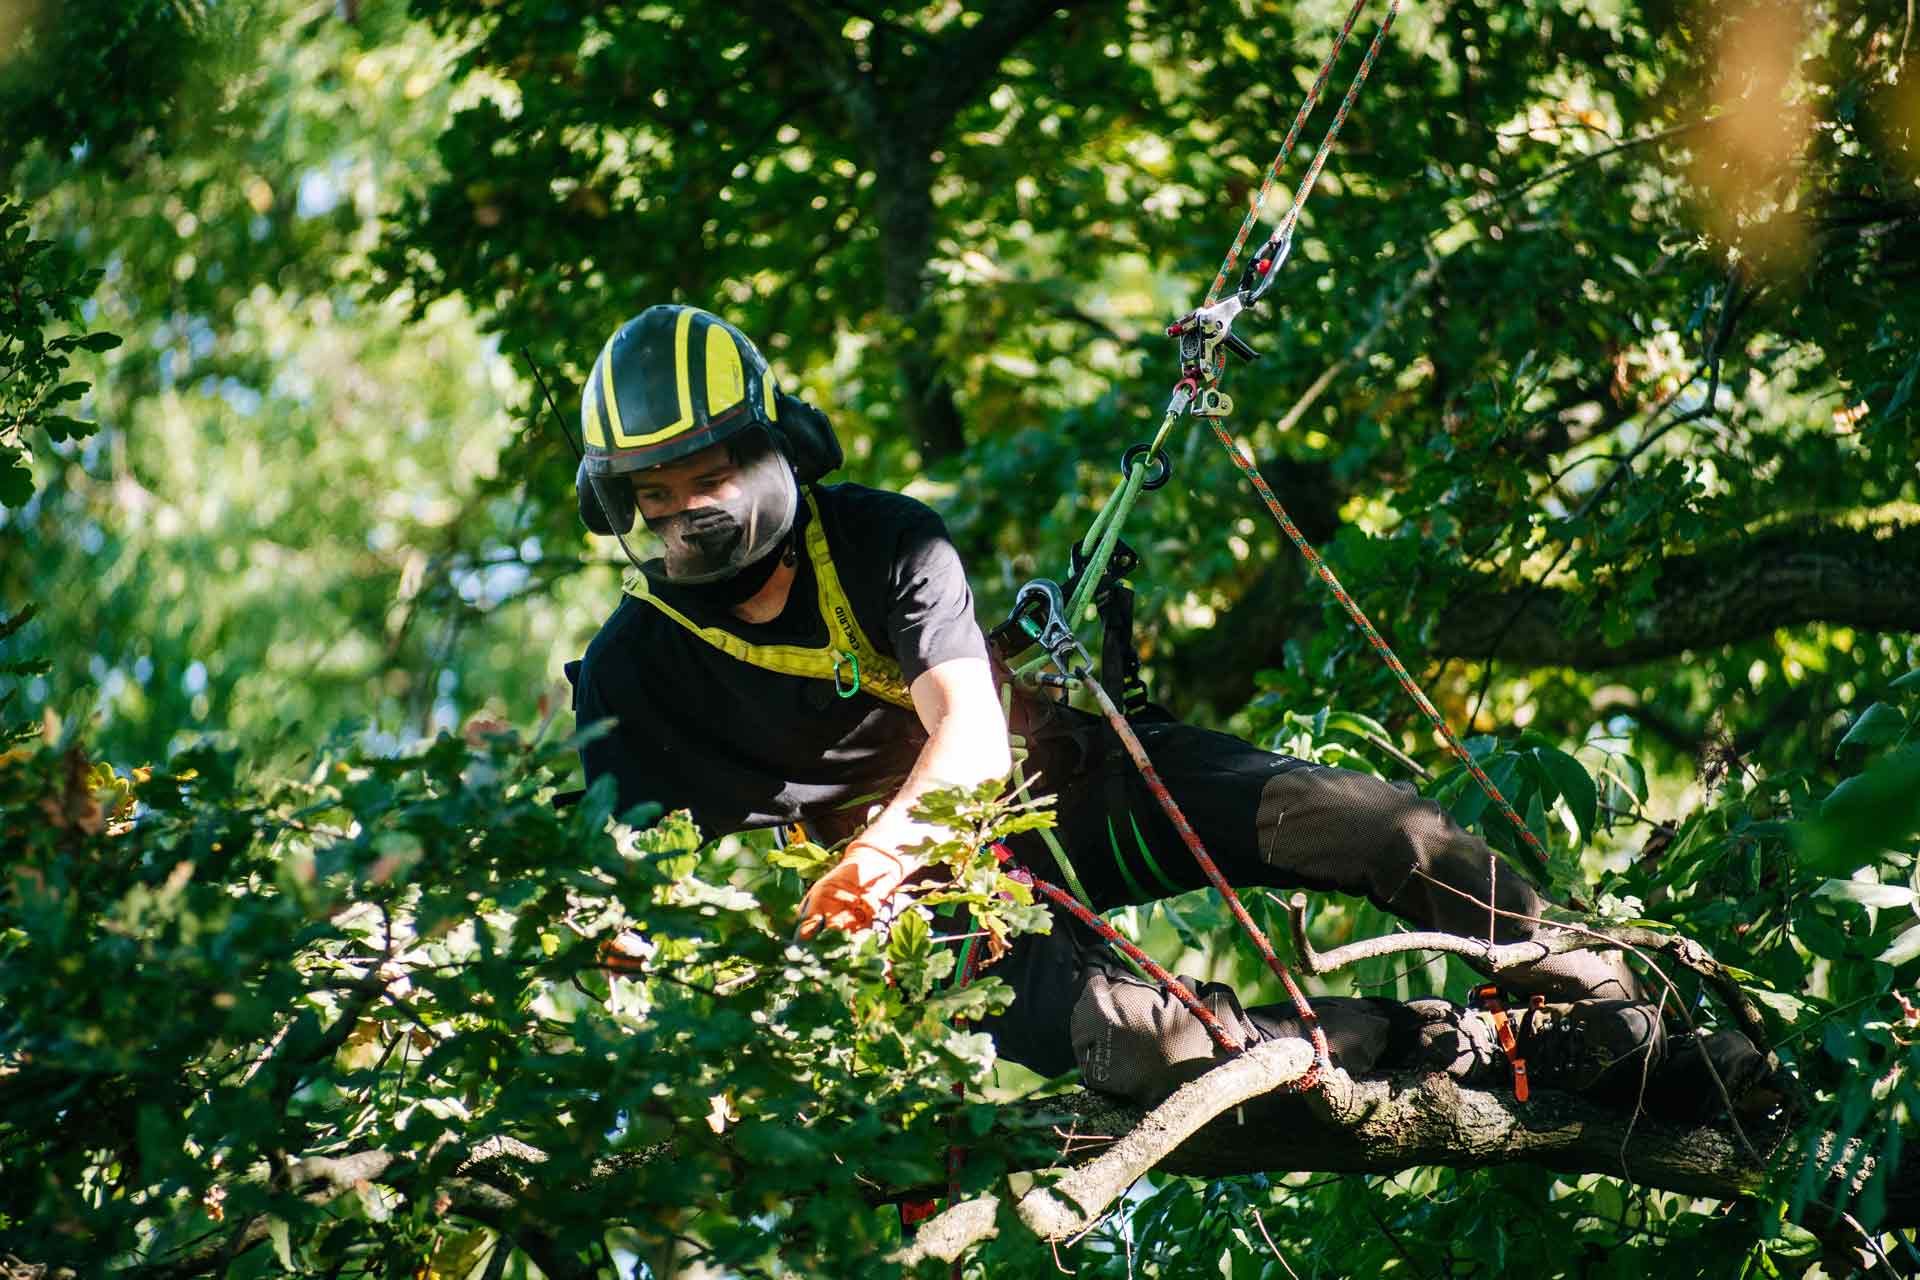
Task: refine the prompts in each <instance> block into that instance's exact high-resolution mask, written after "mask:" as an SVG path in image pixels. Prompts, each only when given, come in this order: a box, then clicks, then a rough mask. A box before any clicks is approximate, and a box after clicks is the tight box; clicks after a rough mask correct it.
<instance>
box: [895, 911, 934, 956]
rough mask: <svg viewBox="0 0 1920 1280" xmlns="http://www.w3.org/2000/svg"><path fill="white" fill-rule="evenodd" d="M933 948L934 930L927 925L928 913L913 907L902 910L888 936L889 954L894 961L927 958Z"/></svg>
mask: <svg viewBox="0 0 1920 1280" xmlns="http://www.w3.org/2000/svg"><path fill="white" fill-rule="evenodd" d="M932 950H933V931H932V930H931V929H930V928H929V927H928V925H927V917H926V915H925V914H924V913H923V912H919V911H915V910H912V909H908V910H906V911H903V912H901V914H900V915H899V917H898V918H897V919H895V920H894V922H893V930H892V932H891V933H890V934H889V935H888V937H887V954H888V955H889V956H891V957H893V961H894V963H895V964H912V963H915V962H916V961H920V960H925V959H926V958H927V955H928V953H929V952H931V951H932Z"/></svg>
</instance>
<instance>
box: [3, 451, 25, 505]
mask: <svg viewBox="0 0 1920 1280" xmlns="http://www.w3.org/2000/svg"><path fill="white" fill-rule="evenodd" d="M9 454H11V455H12V456H8V455H9ZM32 496H33V472H32V471H30V470H28V469H27V464H26V459H25V457H24V456H23V455H22V454H21V453H20V451H19V450H17V449H8V448H6V447H5V446H0V507H24V506H26V505H27V499H29V498H31V497H32Z"/></svg>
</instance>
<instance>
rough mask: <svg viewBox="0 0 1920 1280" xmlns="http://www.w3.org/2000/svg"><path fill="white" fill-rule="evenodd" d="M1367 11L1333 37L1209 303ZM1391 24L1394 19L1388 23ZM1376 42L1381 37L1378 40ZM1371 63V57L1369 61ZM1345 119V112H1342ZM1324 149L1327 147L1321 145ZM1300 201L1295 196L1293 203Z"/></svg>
mask: <svg viewBox="0 0 1920 1280" xmlns="http://www.w3.org/2000/svg"><path fill="white" fill-rule="evenodd" d="M1366 7H1367V0H1353V8H1351V9H1349V10H1347V21H1346V24H1345V25H1344V26H1342V27H1341V28H1340V34H1339V35H1338V36H1335V37H1334V41H1333V48H1331V49H1329V50H1327V57H1326V60H1325V61H1324V62H1322V63H1321V64H1320V74H1319V75H1317V76H1315V77H1314V78H1313V87H1312V88H1311V89H1308V90H1307V96H1306V100H1305V101H1303V102H1302V103H1301V104H1300V110H1299V111H1298V112H1296V113H1295V114H1294V117H1293V124H1292V126H1291V127H1289V128H1288V130H1287V136H1286V140H1285V141H1283V142H1282V143H1281V144H1280V152H1279V154H1278V155H1276V156H1274V158H1273V163H1272V164H1270V165H1268V166H1267V176H1266V177H1264V178H1262V179H1261V180H1260V190H1259V191H1258V192H1257V193H1256V194H1255V195H1254V197H1253V199H1252V200H1251V201H1250V202H1248V204H1247V216H1246V217H1245V218H1242V219H1241V220H1240V230H1239V231H1238V232H1237V233H1236V234H1235V235H1234V237H1233V247H1232V248H1230V249H1228V250H1227V260H1226V261H1225V262H1223V263H1221V264H1220V274H1219V275H1217V276H1215V277H1214V278H1213V284H1212V285H1210V286H1209V287H1208V289H1207V302H1208V303H1212V302H1213V300H1214V299H1215V298H1217V297H1219V296H1220V287H1221V286H1222V285H1224V284H1226V282H1227V276H1228V274H1229V273H1231V272H1232V271H1233V264H1234V263H1235V262H1236V261H1238V260H1239V258H1240V250H1241V249H1242V248H1244V247H1245V245H1246V243H1247V233H1248V232H1249V231H1251V230H1253V224H1254V222H1255V221H1256V220H1257V219H1258V218H1259V217H1260V210H1261V208H1262V206H1264V205H1265V204H1266V203H1267V193H1268V192H1269V191H1271V190H1273V184H1274V182H1275V181H1276V180H1277V179H1278V178H1279V177H1280V167H1281V166H1282V165H1284V164H1285V163H1286V162H1287V157H1288V156H1289V155H1291V154H1293V144H1294V143H1296V142H1298V141H1299V140H1300V130H1301V127H1302V126H1304V125H1305V124H1306V123H1307V117H1308V116H1310V115H1312V114H1313V109H1314V107H1316V106H1317V105H1319V102H1320V91H1321V90H1323V89H1325V88H1326V87H1327V77H1328V76H1330V75H1332V74H1333V64H1334V63H1335V62H1336V61H1338V60H1339V57H1340V50H1341V49H1342V48H1344V47H1345V46H1346V43H1347V37H1348V36H1350V35H1352V34H1353V24H1354V23H1355V22H1356V21H1358V20H1359V17H1360V11H1361V10H1362V9H1364V8H1366ZM1389 21H1391V19H1389ZM1375 39H1376V41H1377V40H1378V37H1375ZM1369 61H1371V57H1369ZM1347 98H1348V105H1351V103H1352V98H1353V91H1352V90H1348V91H1347ZM1341 114H1342V118H1344V116H1345V109H1344V108H1343V109H1342V113H1341ZM1322 145H1323V146H1324V145H1325V144H1322ZM1299 201H1300V197H1299V196H1298V195H1295V197H1294V203H1295V204H1298V203H1299Z"/></svg>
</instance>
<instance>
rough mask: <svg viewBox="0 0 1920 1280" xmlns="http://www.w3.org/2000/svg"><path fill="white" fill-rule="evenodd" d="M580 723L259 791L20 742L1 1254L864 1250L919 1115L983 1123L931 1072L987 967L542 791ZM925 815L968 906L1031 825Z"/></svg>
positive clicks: (908, 928) (731, 856)
mask: <svg viewBox="0 0 1920 1280" xmlns="http://www.w3.org/2000/svg"><path fill="white" fill-rule="evenodd" d="M575 746H576V744H575V743H574V742H572V741H565V740H549V741H545V742H522V741H520V740H519V739H517V738H516V737H514V736H513V735H510V734H506V735H497V736H495V737H493V738H491V739H490V740H489V742H488V744H487V745H486V747H485V748H484V749H478V750H476V749H471V748H469V747H468V746H467V745H466V744H465V743H463V742H461V741H460V740H458V739H455V738H450V737H443V738H441V739H440V740H439V741H437V742H436V743H434V744H433V745H431V746H430V747H428V748H427V749H426V750H424V751H423V752H421V753H420V754H418V755H414V756H409V757H404V758H382V757H370V756H366V755H363V754H357V753H352V752H348V753H345V754H334V753H332V752H328V753H323V754H322V755H320V756H318V757H316V758H315V760H314V761H313V762H312V765H311V767H310V769H309V771H308V772H307V774H306V776H305V777H303V778H301V779H298V780H292V781H282V782H275V783H271V784H268V785H261V784H260V783H258V782H256V781H253V780H250V779H249V778H248V777H247V776H246V771H245V767H244V765H243V763H242V762H241V761H240V760H238V759H237V758H236V757H235V755H234V754H232V753H230V752H224V751H218V750H212V749H208V750H200V751H193V752H188V753H184V754H182V755H181V756H179V757H177V758H176V759H175V760H174V762H173V763H172V765H171V766H170V768H169V770H168V771H163V772H155V773H152V774H148V773H146V771H141V773H140V774H139V775H138V776H136V777H133V778H128V777H125V776H122V775H118V774H115V773H113V771H112V770H110V769H104V770H103V768H102V767H96V766H90V765H89V763H88V761H87V759H86V757H85V756H84V754H83V752H82V748H81V746H80V745H79V744H78V743H75V742H72V741H56V742H50V743H47V744H44V745H42V744H35V745H34V746H33V747H22V748H17V749H15V751H13V752H12V753H11V754H10V755H9V757H7V759H6V760H5V762H4V764H0V789H3V790H0V813H4V814H5V815H6V818H5V821H6V828H7V829H6V836H5V838H6V841H7V845H8V847H9V849H11V850H13V851H14V853H13V855H12V856H11V857H10V859H9V865H8V870H7V880H6V883H5V887H4V890H3V891H0V960H3V961H4V963H0V975H4V976H0V1005H3V1006H4V1008H5V1010H6V1012H5V1014H4V1015H0V1097H3V1098H4V1100H5V1108H4V1113H5V1119H4V1120H0V1149H3V1150H4V1151H5V1152H6V1160H7V1167H8V1169H9V1171H10V1176H9V1178H8V1179H7V1183H6V1188H5V1190H4V1191H3V1192H0V1229H4V1231H5V1236H6V1239H7V1241H8V1244H9V1247H10V1248H12V1249H13V1250H15V1251H16V1252H18V1253H19V1254H21V1255H22V1256H30V1257H33V1258H36V1259H38V1260H42V1261H45V1262H48V1263H56V1264H57V1263H63V1262H64V1263H69V1264H72V1265H77V1266H90V1265H95V1264H105V1263H108V1262H109V1261H111V1264H112V1265H114V1266H116V1267H126V1268H132V1269H134V1270H135V1271H136V1272H138V1271H140V1270H141V1269H142V1268H145V1269H148V1270H151V1271H152V1272H153V1273H155V1274H161V1273H165V1272H166V1271H167V1270H168V1269H169V1268H175V1267H180V1266H183V1265H191V1264H192V1263H194V1262H195V1261H196V1260H198V1261H200V1262H202V1263H204V1262H206V1261H207V1260H208V1259H209V1258H210V1257H211V1256H212V1255H210V1254H209V1253H208V1252H207V1245H206V1243H205V1242H206V1240H207V1239H208V1237H209V1233H210V1232H211V1233H213V1235H214V1237H215V1238H220V1232H219V1231H218V1228H220V1227H221V1226H222V1225H223V1224H224V1225H228V1226H230V1227H231V1228H233V1229H234V1230H236V1231H238V1232H240V1236H239V1238H240V1239H241V1240H242V1241H244V1242H248V1243H261V1242H267V1243H270V1245H271V1247H270V1248H257V1249H255V1250H254V1251H253V1252H252V1253H250V1254H247V1255H244V1256H243V1257H242V1258H241V1259H240V1260H239V1261H238V1262H237V1263H236V1264H235V1265H236V1266H238V1267H239V1269H240V1271H241V1272H242V1273H255V1272H259V1273H266V1272H270V1271H272V1270H273V1269H274V1266H275V1264H276V1263H277V1264H278V1266H279V1267H281V1268H290V1269H295V1270H302V1271H304V1270H312V1269H321V1270H326V1269H334V1268H340V1267H351V1268H355V1269H362V1268H372V1269H376V1270H394V1269H410V1268H414V1267H432V1268H434V1269H435V1270H436V1271H438V1272H440V1273H443V1274H458V1273H460V1272H461V1271H462V1270H464V1268H463V1267H458V1266H455V1265H454V1264H453V1262H452V1261H450V1259H452V1258H455V1257H464V1258H466V1259H467V1261H468V1262H469V1263H471V1262H474V1261H478V1260H479V1259H480V1258H482V1257H483V1256H484V1255H486V1254H487V1253H489V1252H490V1251H491V1250H492V1249H493V1248H494V1247H495V1245H494V1241H495V1239H496V1238H497V1237H496V1236H494V1235H493V1234H491V1233H489V1232H484V1231H483V1232H481V1233H480V1235H479V1236H476V1235H475V1234H474V1232H475V1230H476V1226H475V1224H479V1226H481V1227H486V1228H491V1229H493V1230H499V1229H502V1228H507V1227H511V1228H513V1238H514V1239H515V1240H517V1241H519V1242H520V1244H521V1246H522V1247H525V1248H527V1249H528V1250H529V1252H530V1253H532V1254H533V1256H534V1258H535V1259H536V1261H538V1262H539V1263H540V1264H541V1265H542V1267H543V1268H544V1269H546V1270H547V1272H548V1274H556V1267H558V1268H559V1269H560V1271H562V1272H564V1271H565V1270H567V1269H572V1268H576V1267H578V1266H580V1265H587V1264H591V1263H593V1262H594V1261H595V1260H596V1259H604V1258H605V1257H606V1251H607V1250H608V1249H610V1248H611V1249H619V1250H623V1251H628V1252H633V1253H638V1254H642V1255H644V1256H650V1257H654V1258H656V1259H657V1258H660V1257H667V1258H671V1257H673V1256H674V1255H675V1252H676V1250H680V1251H682V1252H685V1251H686V1250H687V1249H691V1251H692V1254H693V1255H694V1256H697V1257H701V1258H705V1259H707V1260H709V1261H711V1262H713V1263H715V1264H718V1265H724V1266H728V1267H735V1268H748V1269H755V1268H760V1267H764V1266H766V1265H767V1264H768V1263H769V1261H770V1259H771V1258H772V1256H773V1255H774V1254H775V1253H776V1252H777V1253H778V1255H779V1256H780V1257H781V1258H782V1259H783V1261H784V1262H785V1263H786V1264H787V1265H792V1266H795V1267H798V1268H800V1269H802V1270H804V1271H808V1272H813V1273H819V1274H836V1275H858V1274H867V1273H868V1272H869V1271H874V1270H876V1269H877V1268H880V1265H881V1264H880V1263H879V1262H878V1260H877V1256H876V1251H879V1250H882V1249H883V1248H884V1247H885V1246H886V1244H887V1241H888V1240H889V1239H890V1238H892V1237H891V1236H890V1235H889V1232H888V1229H887V1228H886V1226H885V1221H884V1219H883V1218H882V1217H881V1216H880V1215H878V1214H876V1213H875V1212H874V1211H873V1205H874V1203H875V1201H876V1200H878V1199H881V1198H883V1197H884V1196H885V1195H886V1194H887V1192H888V1189H889V1188H911V1187H923V1186H929V1185H938V1184H942V1183H944V1179H945V1174H944V1171H943V1166H944V1153H945V1150H946V1146H947V1144H948V1142H949V1140H950V1135H951V1134H952V1133H954V1132H958V1133H961V1134H967V1133H973V1134H984V1133H986V1132H987V1130H988V1129H989V1128H991V1127H993V1126H995V1124H996V1123H997V1121H996V1118H995V1113H994V1109H993V1108H992V1107H990V1106H987V1105H985V1104H983V1103H980V1102H975V1101H966V1100H963V1099H962V1098H961V1097H960V1095H959V1088H958V1087H959V1086H963V1085H965V1086H975V1085H978V1084H979V1083H980V1081H981V1073H982V1072H983V1070H984V1069H985V1068H986V1066H987V1065H988V1063H989V1062H990V1058H991V1051H990V1048H989V1046H988V1044H987V1042H986V1039H985V1037H984V1036H983V1035H981V1034H979V1033H977V1032H970V1031H968V1030H966V1029H965V1020H966V1019H967V1018H969V1017H977V1016H979V1015H981V1014H983V1013H985V1012H987V1011H989V1010H992V1009H995V1008H1003V1007H1004V1006H1005V1003H1006V991H1005V988H1004V986H1003V985H1002V984H1001V983H1000V982H999V981H998V979H995V978H992V977H991V976H989V977H988V978H986V979H984V980H982V981H980V982H977V983H974V984H972V985H969V986H965V987H961V986H958V985H955V984H952V983H949V982H946V981H943V979H945V978H946V977H947V976H948V974H949V972H950V971H951V969H952V965H953V951H952V949H951V948H948V947H940V948H935V947H933V945H932V942H933V938H932V935H931V934H930V931H929V927H928V922H929V919H930V918H931V917H930V915H929V914H928V913H926V912H925V911H923V910H921V909H910V910H908V911H907V912H906V913H905V914H903V915H901V916H900V917H899V918H898V919H897V920H896V921H895V922H894V924H893V926H892V928H891V930H890V931H889V932H888V934H887V935H886V936H874V935H869V936H867V937H865V938H863V939H861V940H860V941H858V942H855V943H851V944H841V945H837V946H833V947H827V948H815V947H810V946H803V945H800V944H798V943H795V942H794V941H792V939H791V938H790V937H789V933H790V930H791V924H792V921H793V919H794V912H795V907H796V905H797V901H798V892H799V888H800V883H801V882H800V881H799V879H798V877H796V876H795V875H794V874H792V873H791V872H790V871H783V870H780V869H778V866H777V861H778V860H772V862H773V863H774V865H769V863H768V862H763V861H762V860H761V859H760V858H759V857H758V856H756V855H755V854H753V853H752V852H751V851H749V850H747V849H746V848H745V847H743V846H740V845H738V844H729V845H726V846H724V847H719V848H715V847H706V848H704V849H703V847H702V842H701V839H700V837H699V834H698V833H697V832H696V831H694V830H693V828H692V827H691V826H690V825H689V824H688V823H687V821H686V820H685V818H684V815H681V816H673V815H669V816H667V817H666V818H664V819H661V820H660V821H658V822H656V823H654V824H653V825H651V826H648V827H646V828H644V829H639V830H636V829H633V828H628V827H619V828H616V829H615V830H614V831H613V833H612V834H611V835H609V834H607V833H606V832H605V830H604V828H605V827H606V823H607V818H608V804H609V788H608V786H607V785H604V784H603V785H602V786H600V787H597V788H596V789H595V790H594V791H592V792H590V793H589V794H588V795H587V797H586V798H585V800H583V801H582V802H581V803H580V804H578V805H576V806H574V807H573V808H571V809H569V810H566V811H564V812H561V811H556V810H555V809H554V808H553V807H552V805H551V804H550V800H551V796H552V785H551V784H552V782H553V780H554V778H555V777H556V776H557V775H559V774H563V773H565V772H566V771H567V770H568V769H569V768H570V767H571V760H572V754H573V751H574V748H575ZM945 816H946V817H948V818H950V819H951V820H952V821H953V822H954V823H956V824H957V826H958V828H959V830H958V832H957V834H956V838H955V839H954V840H952V841H949V842H947V843H945V844H943V845H941V846H938V847H937V848H936V849H935V850H934V851H933V852H934V853H935V855H936V856H938V857H940V858H943V859H949V860H951V861H953V862H954V863H955V864H956V866H957V867H958V868H959V870H960V871H961V873H962V874H961V876H960V878H959V879H957V880H956V882H955V886H954V888H952V889H950V890H946V891H943V892H942V893H940V894H937V895H933V898H934V899H938V900H940V901H944V902H969V903H972V904H974V905H976V906H980V905H985V904H986V903H988V902H991V901H995V900H994V899H993V897H992V895H993V891H994V888H995V886H994V884H993V877H995V876H996V875H997V872H996V871H995V870H994V866H993V860H992V858H991V856H990V855H989V854H987V853H986V852H984V846H985V842H986V841H988V840H990V839H992V838H994V837H996V836H997V835H1000V834H1005V832H1006V828H1007V827H1008V825H1010V823H1011V825H1020V824H1021V822H1022V821H1025V820H1021V819H1011V820H1010V819H1009V815H1008V813H1007V811H1006V810H1005V809H1003V808H1002V807H1000V806H998V805H997V804H996V803H995V802H994V799H993V797H992V796H991V795H985V794H983V795H980V796H972V797H968V796H954V797H951V798H949V799H947V800H946V801H945ZM982 875H984V876H985V877H987V879H986V880H985V881H984V882H982V881H981V876H982ZM976 883H978V884H979V891H978V892H976V891H975V889H974V886H975V885H976ZM998 918H999V920H1000V924H999V925H998V926H997V927H1000V928H1002V929H1005V930H1009V931H1018V930H1020V929H1021V928H1024V927H1029V926H1030V925H1031V924H1033V923H1034V922H1035V919H1036V917H1035V915H1034V913H1033V912H1031V911H1030V910H1029V911H1025V912H1023V911H1021V910H1020V909H1019V908H1018V906H1017V904H1016V905H1002V906H1001V908H1000V910H999V915H998ZM956 1126H957V1129H956ZM1002 1149H1003V1150H1005V1151H1011V1152H1016V1153H1017V1152H1018V1150H1019V1149H1020V1147H1019V1143H1018V1142H1015V1143H1014V1144H1013V1146H1012V1147H1010V1148H1002ZM1001 1159H1002V1157H1001V1156H998V1155H996V1156H983V1157H982V1158H981V1159H979V1160H978V1161H976V1162H975V1163H976V1164H977V1165H978V1168H977V1170H971V1171H970V1172H969V1175H968V1176H969V1179H970V1180H971V1181H985V1180H988V1179H990V1178H991V1177H993V1176H994V1174H995V1172H996V1171H997V1170H998V1169H999V1168H1000V1167H1001V1164H1000V1161H1001ZM530 1180H532V1181H530ZM776 1242H777V1243H776ZM502 1247H510V1246H502ZM547 1251H550V1253H549V1252H547ZM503 1256H504V1255H503ZM575 1259H578V1260H579V1261H575ZM556 1260H558V1261H556ZM654 1265H656V1266H658V1265H660V1264H659V1263H658V1262H657V1261H656V1263H655V1264H654Z"/></svg>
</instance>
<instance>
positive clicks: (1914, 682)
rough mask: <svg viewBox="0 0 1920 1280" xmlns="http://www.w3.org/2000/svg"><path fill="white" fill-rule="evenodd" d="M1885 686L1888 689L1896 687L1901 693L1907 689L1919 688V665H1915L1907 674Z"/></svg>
mask: <svg viewBox="0 0 1920 1280" xmlns="http://www.w3.org/2000/svg"><path fill="white" fill-rule="evenodd" d="M1887 687H1888V688H1890V689H1898V690H1900V692H1902V693H1905V692H1906V691H1907V690H1909V689H1920V667H1916V668H1915V669H1914V670H1912V671H1909V672H1907V674H1905V675H1903V676H1901V677H1900V678H1899V679H1898V680H1895V681H1894V682H1893V683H1892V684H1891V685H1888V686H1887Z"/></svg>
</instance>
